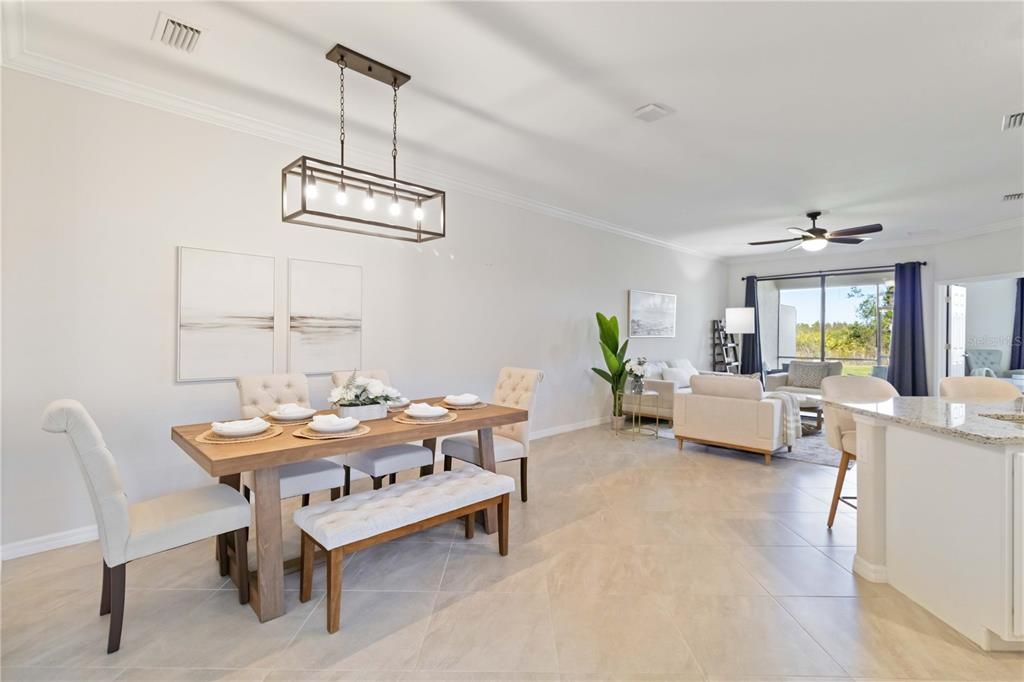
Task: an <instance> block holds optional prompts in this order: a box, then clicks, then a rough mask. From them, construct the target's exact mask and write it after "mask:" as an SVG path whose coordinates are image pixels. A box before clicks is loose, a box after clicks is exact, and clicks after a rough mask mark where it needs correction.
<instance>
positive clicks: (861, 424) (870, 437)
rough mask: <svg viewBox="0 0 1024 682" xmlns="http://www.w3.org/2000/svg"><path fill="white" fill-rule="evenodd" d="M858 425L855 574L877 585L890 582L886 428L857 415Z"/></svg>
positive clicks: (872, 420)
mask: <svg viewBox="0 0 1024 682" xmlns="http://www.w3.org/2000/svg"><path fill="white" fill-rule="evenodd" d="M854 421H855V422H856V423H857V555H856V557H855V558H854V560H853V571H854V573H856V574H857V575H859V576H861V577H862V578H864V579H865V580H870V581H871V582H874V583H884V582H887V581H888V577H887V574H886V558H885V553H886V537H885V523H886V518H885V424H884V423H883V422H880V421H877V420H875V419H872V418H871V417H865V416H862V415H854Z"/></svg>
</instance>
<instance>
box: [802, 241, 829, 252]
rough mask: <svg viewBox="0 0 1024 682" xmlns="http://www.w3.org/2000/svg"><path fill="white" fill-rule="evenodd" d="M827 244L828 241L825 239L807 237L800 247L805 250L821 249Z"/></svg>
mask: <svg viewBox="0 0 1024 682" xmlns="http://www.w3.org/2000/svg"><path fill="white" fill-rule="evenodd" d="M826 246H828V242H827V241H825V240H824V239H805V240H804V242H803V243H802V244H801V245H800V248H801V249H803V250H804V251H821V250H822V249H824V248H825V247H826Z"/></svg>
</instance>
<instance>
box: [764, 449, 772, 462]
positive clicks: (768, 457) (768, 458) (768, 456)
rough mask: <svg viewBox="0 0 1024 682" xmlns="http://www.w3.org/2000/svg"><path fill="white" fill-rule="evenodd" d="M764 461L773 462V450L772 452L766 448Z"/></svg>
mask: <svg viewBox="0 0 1024 682" xmlns="http://www.w3.org/2000/svg"><path fill="white" fill-rule="evenodd" d="M764 463H765V464H771V463H772V452H771V450H765V453H764Z"/></svg>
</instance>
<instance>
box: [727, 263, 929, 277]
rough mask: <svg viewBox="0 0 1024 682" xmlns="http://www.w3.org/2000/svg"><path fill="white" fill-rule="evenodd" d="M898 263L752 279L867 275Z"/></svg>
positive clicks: (894, 266)
mask: <svg viewBox="0 0 1024 682" xmlns="http://www.w3.org/2000/svg"><path fill="white" fill-rule="evenodd" d="M908 262H910V263H917V264H918V265H922V266H924V265H928V261H920V260H916V261H908ZM897 265H899V263H893V264H892V265H875V266H871V267H866V268H839V269H837V270H809V271H807V272H791V273H788V274H785V275H769V276H767V277H758V276H756V275H754V279H756V280H758V281H759V282H760V281H770V280H773V279H798V278H801V277H823V276H825V277H827V276H828V275H868V274H871V273H873V272H886V271H888V270H895V269H896V266H897ZM746 279H747V278H746V277H740V280H743V281H746Z"/></svg>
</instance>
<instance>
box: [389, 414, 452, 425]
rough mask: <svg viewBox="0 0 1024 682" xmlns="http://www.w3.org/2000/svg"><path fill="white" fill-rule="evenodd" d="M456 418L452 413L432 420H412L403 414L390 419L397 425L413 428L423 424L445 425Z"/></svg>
mask: <svg viewBox="0 0 1024 682" xmlns="http://www.w3.org/2000/svg"><path fill="white" fill-rule="evenodd" d="M458 416H459V415H457V414H455V413H454V412H449V413H448V414H446V415H444V416H443V417H435V418H434V419H412V418H410V417H406V416H405V415H404V414H400V415H397V416H394V417H392V418H391V419H392V420H394V421H396V422H398V423H399V424H413V425H415V426H420V425H423V424H445V423H447V422H453V421H455V420H456V419H457V418H458Z"/></svg>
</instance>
